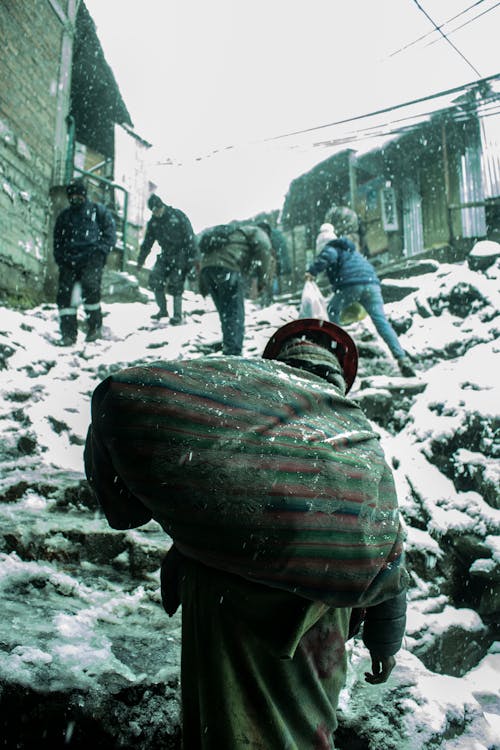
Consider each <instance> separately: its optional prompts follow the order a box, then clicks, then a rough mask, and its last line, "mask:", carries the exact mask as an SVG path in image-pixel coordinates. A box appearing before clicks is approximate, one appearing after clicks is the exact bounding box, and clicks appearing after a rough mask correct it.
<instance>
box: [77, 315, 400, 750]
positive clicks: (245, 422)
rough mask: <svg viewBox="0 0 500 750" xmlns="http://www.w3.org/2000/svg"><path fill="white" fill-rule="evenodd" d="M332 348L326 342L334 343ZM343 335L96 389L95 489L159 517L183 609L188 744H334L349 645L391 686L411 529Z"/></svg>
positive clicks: (164, 368) (143, 515)
mask: <svg viewBox="0 0 500 750" xmlns="http://www.w3.org/2000/svg"><path fill="white" fill-rule="evenodd" d="M333 347H335V348H333ZM356 369H357V352H356V347H355V346H354V343H353V341H352V339H351V338H350V337H349V336H348V335H347V334H346V332H345V331H343V330H342V329H341V328H339V327H338V326H336V325H334V324H332V323H328V322H325V321H322V320H311V319H305V320H299V321H294V322H292V323H289V324H287V325H286V326H283V327H282V328H280V329H279V330H278V331H276V333H275V334H274V335H273V336H272V337H271V339H270V340H269V342H268V344H267V346H266V348H265V350H264V353H263V358H262V359H259V358H254V359H248V358H243V357H238V358H234V357H206V358H199V359H195V360H190V361H185V362H180V361H175V362H162V363H158V364H157V365H148V366H142V367H134V368H130V369H126V370H122V371H120V372H117V373H114V374H113V375H111V376H110V377H109V378H107V379H106V380H104V381H103V382H102V383H100V385H98V387H97V388H96V390H95V391H94V394H93V397H92V420H91V425H90V428H89V432H88V436H87V442H86V447H85V469H86V474H87V478H88V480H89V482H90V485H91V487H92V488H93V490H94V492H95V493H96V495H97V499H98V501H99V503H100V505H101V507H102V509H103V511H104V513H105V515H106V518H107V519H108V522H109V524H110V525H111V526H112V527H113V528H116V529H128V528H132V527H135V526H139V525H141V524H144V523H147V522H148V521H149V520H150V519H151V518H154V519H155V520H156V521H157V522H158V523H160V524H161V525H162V527H163V529H164V530H165V531H166V532H167V534H168V535H169V536H170V537H171V539H173V540H174V544H173V546H171V548H170V550H169V551H168V553H167V555H166V557H165V559H164V561H163V564H162V569H161V595H162V602H163V606H164V608H165V610H166V612H167V613H168V614H169V615H172V614H174V613H175V611H176V610H177V608H178V606H179V604H182V654H181V694H182V743H183V748H184V750H274V748H276V749H277V750H278V749H281V748H288V750H305V749H306V748H311V750H312V749H313V748H316V749H318V750H331V748H334V732H335V728H336V726H337V719H336V708H337V701H338V695H339V692H340V690H341V688H342V686H343V684H344V679H345V672H346V649H345V643H346V639H348V637H349V636H350V635H352V634H353V631H354V630H355V626H356V625H357V626H359V622H360V620H361V619H362V613H363V612H364V611H366V614H365V619H364V624H363V640H364V643H365V645H366V647H367V648H368V650H369V652H370V655H371V661H372V670H371V672H368V673H366V675H365V679H366V680H367V682H369V683H372V684H377V683H381V682H384V681H386V680H387V679H388V677H389V675H390V673H391V671H392V669H393V668H394V666H395V654H396V653H397V651H398V650H399V648H400V646H401V641H402V637H403V633H404V627H405V612H406V597H405V587H406V583H407V578H408V576H407V573H406V571H405V569H404V564H403V538H404V532H403V528H402V524H401V521H400V515H399V509H398V502H397V497H396V493H395V487H394V481H393V477H392V472H391V470H390V468H389V466H388V464H387V463H386V461H385V459H384V455H383V452H382V449H381V447H380V442H379V438H378V435H377V434H376V433H375V432H374V431H373V429H372V427H371V424H370V422H369V421H368V419H367V418H366V417H365V416H364V415H363V413H362V411H361V409H360V408H359V406H357V405H356V404H355V403H354V402H353V401H351V400H350V399H349V398H347V396H346V392H347V391H348V390H349V388H350V387H351V385H352V383H353V381H354V378H355V375H356Z"/></svg>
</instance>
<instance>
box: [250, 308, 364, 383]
mask: <svg viewBox="0 0 500 750" xmlns="http://www.w3.org/2000/svg"><path fill="white" fill-rule="evenodd" d="M262 356H263V357H264V359H276V360H279V361H282V362H286V363H287V364H290V365H292V366H293V367H301V368H302V369H307V370H309V371H310V372H315V373H316V374H318V375H320V376H321V377H324V378H325V379H326V380H329V381H330V382H332V383H335V384H336V385H337V386H338V387H341V389H342V390H343V389H344V387H345V391H346V393H347V392H348V391H349V390H350V388H351V386H352V384H353V382H354V379H355V377H356V372H357V369H358V352H357V349H356V345H355V343H354V341H353V340H352V338H351V337H350V336H349V334H348V333H347V332H346V331H344V330H343V329H342V328H341V327H340V326H338V325H336V324H335V323H330V322H329V321H326V320H320V319H317V318H301V319H300V320H294V321H292V322H291V323H287V324H286V325H284V326H282V327H281V328H279V329H278V330H277V331H276V332H275V333H274V334H273V336H271V338H270V339H269V341H268V342H267V345H266V347H265V349H264V352H263V354H262ZM339 365H340V367H339ZM339 378H340V380H341V381H343V382H342V384H341V385H340V384H339Z"/></svg>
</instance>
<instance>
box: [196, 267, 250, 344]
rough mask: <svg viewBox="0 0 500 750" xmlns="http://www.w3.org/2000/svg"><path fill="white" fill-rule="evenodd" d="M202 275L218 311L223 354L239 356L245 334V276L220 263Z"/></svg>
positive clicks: (204, 269) (205, 269) (206, 269)
mask: <svg viewBox="0 0 500 750" xmlns="http://www.w3.org/2000/svg"><path fill="white" fill-rule="evenodd" d="M201 275H202V277H203V278H202V283H203V285H204V286H205V287H206V288H207V289H208V291H209V292H210V295H211V297H212V299H213V301H214V305H215V307H216V309H217V312H218V313H219V318H220V324H221V328H222V353H223V354H233V355H240V354H241V350H242V348H243V337H244V334H245V297H244V285H243V277H242V275H241V273H239V272H238V271H231V270H230V269H229V268H221V267H219V266H206V267H205V268H203V269H202V271H201Z"/></svg>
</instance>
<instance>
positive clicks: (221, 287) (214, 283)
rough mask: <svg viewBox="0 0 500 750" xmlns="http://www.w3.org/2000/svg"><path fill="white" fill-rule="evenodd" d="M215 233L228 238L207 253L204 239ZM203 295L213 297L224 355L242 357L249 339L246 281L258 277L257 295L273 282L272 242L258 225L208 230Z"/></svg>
mask: <svg viewBox="0 0 500 750" xmlns="http://www.w3.org/2000/svg"><path fill="white" fill-rule="evenodd" d="M213 229H215V230H217V231H220V230H221V229H223V230H224V231H225V232H226V238H225V239H224V240H221V242H220V243H215V242H214V243H213V245H212V246H211V247H212V249H210V250H209V251H207V252H203V247H204V246H205V243H204V235H205V236H206V235H207V234H208V233H211V232H212V231H213ZM200 248H201V249H202V259H201V264H200V292H201V294H203V296H206V295H207V294H210V295H211V296H212V299H213V301H214V305H215V307H216V308H217V312H218V313H219V318H220V322H221V328H222V353H223V354H227V355H237V356H238V355H240V354H241V351H242V348H243V339H244V336H245V279H244V277H245V276H246V277H251V276H252V275H255V277H256V279H257V291H258V292H259V293H260V292H263V291H264V289H265V288H266V285H267V284H268V282H269V279H270V268H271V240H270V238H269V236H268V235H267V233H266V232H264V230H263V229H260V228H259V227H258V226H257V225H256V224H244V225H241V226H239V225H237V224H234V225H232V224H228V225H222V226H219V227H215V228H212V229H208V230H206V232H205V233H202V235H201V239H200Z"/></svg>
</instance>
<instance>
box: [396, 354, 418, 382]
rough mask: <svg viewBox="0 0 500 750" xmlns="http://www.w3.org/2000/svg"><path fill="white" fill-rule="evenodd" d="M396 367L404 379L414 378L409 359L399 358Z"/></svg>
mask: <svg viewBox="0 0 500 750" xmlns="http://www.w3.org/2000/svg"><path fill="white" fill-rule="evenodd" d="M398 367H399V370H400V372H401V375H402V376H403V377H404V378H414V377H415V376H416V374H417V373H416V370H415V368H414V367H413V365H412V363H411V362H410V358H409V357H400V358H399V359H398Z"/></svg>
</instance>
